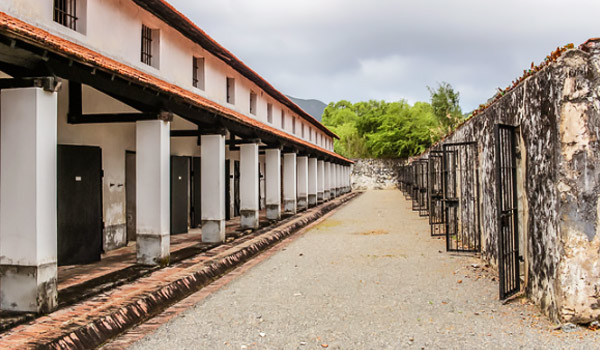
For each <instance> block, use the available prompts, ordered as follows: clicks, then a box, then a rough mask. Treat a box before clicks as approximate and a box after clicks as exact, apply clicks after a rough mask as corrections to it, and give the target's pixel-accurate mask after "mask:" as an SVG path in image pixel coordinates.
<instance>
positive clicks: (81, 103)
mask: <svg viewBox="0 0 600 350" xmlns="http://www.w3.org/2000/svg"><path fill="white" fill-rule="evenodd" d="M0 78H1V79H0V102H1V109H0V127H1V134H0V145H1V153H0V165H1V181H0V208H1V209H0V276H1V277H0V295H1V300H0V304H1V305H0V307H1V309H2V310H9V311H30V312H31V311H33V312H47V311H50V310H53V309H55V308H56V306H57V290H56V283H57V282H56V281H57V265H65V264H83V263H90V262H93V261H97V260H99V259H100V257H101V253H102V252H103V251H104V252H106V251H109V250H112V249H115V248H118V247H121V246H124V245H126V244H127V243H128V242H129V241H136V245H137V247H136V249H137V262H138V263H139V264H145V265H165V264H168V261H169V244H170V236H171V235H174V234H179V233H183V232H188V230H190V229H198V228H200V227H201V232H202V240H203V241H204V242H222V241H223V240H224V239H225V225H226V221H227V220H229V219H231V218H234V217H239V220H240V225H241V228H242V229H256V228H257V227H258V225H259V212H261V211H266V216H267V218H268V219H269V220H273V221H277V220H279V219H281V217H282V214H286V213H287V214H294V213H296V212H297V211H301V210H303V209H306V208H308V207H311V206H315V205H317V204H318V203H321V202H323V201H327V200H329V199H331V198H334V197H336V196H339V195H341V194H343V193H345V192H348V191H349V190H350V185H349V170H350V168H349V167H350V166H351V164H352V162H351V161H350V160H348V159H346V158H344V157H342V156H340V155H338V154H336V153H335V152H334V151H333V142H334V139H335V138H336V135H335V134H334V133H333V132H331V131H330V130H328V129H327V128H326V127H325V126H323V125H322V124H321V123H320V122H318V121H317V120H316V119H315V118H313V117H312V116H310V115H309V114H308V113H306V112H305V111H303V110H302V109H301V108H300V107H299V106H297V105H296V104H294V103H293V102H292V101H291V100H290V99H289V98H287V97H286V96H285V95H284V94H282V93H281V92H279V91H278V90H277V89H275V88H274V87H273V86H272V85H271V84H270V83H269V82H267V81H266V80H264V79H263V78H261V77H260V76H259V75H258V74H257V73H256V72H254V71H253V70H252V69H251V68H249V67H248V66H246V65H245V64H244V63H243V62H242V61H240V60H239V59H238V58H236V57H235V56H234V55H233V54H232V53H231V52H229V51H228V50H227V49H225V48H224V47H222V46H221V45H219V44H218V43H217V42H215V41H214V40H213V39H212V38H211V37H209V36H208V35H207V34H206V33H205V32H203V31H202V30H201V29H200V28H198V27H197V26H196V25H195V24H194V23H192V22H191V21H190V20H189V19H187V18H186V17H185V16H183V15H182V14H181V13H179V12H178V11H177V10H176V9H174V8H173V7H172V6H170V5H169V4H168V3H167V2H165V1H162V0H3V1H2V2H0Z"/></svg>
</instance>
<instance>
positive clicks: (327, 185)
mask: <svg viewBox="0 0 600 350" xmlns="http://www.w3.org/2000/svg"><path fill="white" fill-rule="evenodd" d="M324 165H325V177H324V178H323V200H325V201H328V200H330V199H331V163H330V162H325V164H324Z"/></svg>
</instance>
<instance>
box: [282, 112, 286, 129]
mask: <svg viewBox="0 0 600 350" xmlns="http://www.w3.org/2000/svg"><path fill="white" fill-rule="evenodd" d="M281 129H285V112H284V111H281Z"/></svg>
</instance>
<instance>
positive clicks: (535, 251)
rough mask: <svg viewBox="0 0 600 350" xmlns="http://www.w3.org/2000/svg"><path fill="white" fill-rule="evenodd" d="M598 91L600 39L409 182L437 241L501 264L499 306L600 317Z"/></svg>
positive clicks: (482, 120) (476, 120) (554, 60)
mask: <svg viewBox="0 0 600 350" xmlns="http://www.w3.org/2000/svg"><path fill="white" fill-rule="evenodd" d="M561 54H562V55H561ZM599 94H600V40H599V39H591V40H589V41H588V42H586V43H585V44H583V45H581V46H580V47H579V48H572V49H571V48H568V49H567V48H565V49H560V50H557V51H555V52H554V53H553V54H552V55H551V56H549V57H548V58H547V59H546V61H545V62H544V64H542V65H541V66H538V67H533V68H532V69H531V70H530V71H527V72H526V75H525V77H524V78H522V79H521V80H519V81H517V82H515V84H514V86H513V87H511V88H510V89H507V90H505V91H502V92H501V93H500V94H499V95H497V96H496V98H495V100H494V102H493V103H491V104H490V105H489V106H487V108H485V109H482V110H480V111H478V112H479V113H477V115H475V116H474V117H472V118H470V119H469V120H467V121H466V122H465V123H464V124H463V125H461V126H460V127H459V128H458V129H457V130H456V131H455V132H453V133H452V134H451V135H449V136H448V137H447V138H445V139H444V140H442V141H441V142H440V143H438V144H436V145H435V146H434V147H432V148H431V149H430V150H429V151H428V152H426V153H425V154H423V155H422V156H421V157H418V158H417V159H413V160H412V162H411V163H410V165H407V166H405V167H404V170H403V171H402V172H401V176H400V178H401V182H402V186H401V187H402V189H403V190H404V192H405V193H406V196H407V198H410V199H411V200H412V201H413V208H414V209H415V210H419V211H420V212H421V213H423V214H425V213H427V215H429V220H430V224H431V235H432V236H436V235H441V236H445V237H446V246H447V250H448V251H455V252H480V253H481V256H482V258H483V259H485V260H486V261H487V262H489V263H490V265H491V266H493V267H495V268H497V270H498V274H499V297H500V299H507V298H509V297H511V296H513V295H515V294H517V293H519V292H521V291H524V292H525V293H526V294H527V296H528V297H529V298H530V299H531V300H532V301H533V302H535V303H536V304H537V305H539V307H540V308H541V309H542V310H543V311H544V312H545V313H546V314H547V315H549V316H550V317H551V318H552V319H553V320H555V321H560V322H574V323H587V322H591V321H594V320H598V319H599V318H600V307H599V305H600V227H599V225H600V201H599V196H600V133H599V130H600V98H599Z"/></svg>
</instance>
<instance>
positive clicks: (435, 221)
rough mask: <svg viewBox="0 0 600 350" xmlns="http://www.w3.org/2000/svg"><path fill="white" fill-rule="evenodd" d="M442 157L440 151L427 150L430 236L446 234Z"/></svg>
mask: <svg viewBox="0 0 600 350" xmlns="http://www.w3.org/2000/svg"><path fill="white" fill-rule="evenodd" d="M442 158H443V152H442V151H430V152H429V163H428V166H429V171H428V179H427V192H428V199H429V225H430V227H431V236H443V235H445V234H446V225H445V221H444V201H443V199H444V192H443V181H442Z"/></svg>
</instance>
